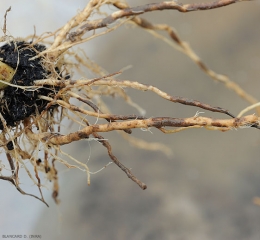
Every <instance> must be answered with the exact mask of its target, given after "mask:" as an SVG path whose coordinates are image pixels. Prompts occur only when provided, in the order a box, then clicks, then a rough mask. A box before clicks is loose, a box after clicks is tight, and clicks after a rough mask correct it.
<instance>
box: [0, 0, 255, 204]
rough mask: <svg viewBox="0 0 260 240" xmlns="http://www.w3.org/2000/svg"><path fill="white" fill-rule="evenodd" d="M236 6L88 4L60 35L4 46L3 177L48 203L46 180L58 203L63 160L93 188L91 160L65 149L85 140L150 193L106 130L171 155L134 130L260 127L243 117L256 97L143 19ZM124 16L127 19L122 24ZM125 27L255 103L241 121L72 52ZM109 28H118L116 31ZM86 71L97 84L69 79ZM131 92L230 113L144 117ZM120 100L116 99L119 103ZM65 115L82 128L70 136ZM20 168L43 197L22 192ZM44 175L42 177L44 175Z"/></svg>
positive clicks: (102, 0)
mask: <svg viewBox="0 0 260 240" xmlns="http://www.w3.org/2000/svg"><path fill="white" fill-rule="evenodd" d="M237 2H239V1H238V0H218V1H215V2H212V3H207V4H200V3H197V4H180V3H178V2H175V1H169V2H167V1H166V2H162V3H154V4H148V5H141V6H139V7H132V8H131V7H130V6H129V5H128V4H127V3H126V2H125V1H120V0H116V1H107V0H90V1H88V3H87V4H86V7H85V8H84V9H83V10H82V11H80V12H78V13H77V15H76V16H75V17H73V18H72V19H71V20H69V21H68V23H67V24H65V25H64V26H63V27H61V28H60V29H59V30H57V32H55V33H51V34H47V35H45V36H44V39H42V38H41V37H37V36H34V42H25V41H22V40H17V41H6V44H4V45H3V46H2V47H1V48H0V61H1V62H0V78H1V79H0V80H1V81H0V100H1V101H0V106H1V108H0V130H1V132H0V145H1V147H2V153H5V154H6V161H7V164H6V163H3V161H2V159H0V179H2V180H5V181H9V182H11V183H12V184H13V185H14V186H15V187H16V188H17V190H18V191H19V192H20V193H22V194H25V195H29V196H33V197H35V198H37V199H39V200H40V201H42V202H44V203H45V204H46V205H47V203H46V202H45V200H44V198H43V195H42V190H41V189H42V187H44V186H45V185H44V184H43V183H42V182H43V180H46V179H47V180H48V181H50V182H52V184H53V188H52V190H53V194H52V196H53V198H54V200H55V202H56V203H58V202H59V199H58V196H59V184H58V170H57V168H56V165H57V164H58V163H61V164H63V165H65V166H66V167H67V168H77V169H79V170H82V171H84V172H86V174H87V181H88V184H90V175H91V174H94V173H92V172H91V171H90V170H89V168H88V166H87V164H86V163H83V162H81V161H79V160H77V159H75V158H74V157H72V156H70V155H69V154H67V153H65V152H63V150H62V149H61V148H60V146H62V145H66V144H70V143H72V142H75V141H79V140H83V139H89V140H91V139H94V140H96V141H98V142H100V143H101V144H102V145H103V147H105V148H106V150H107V154H108V157H109V158H110V159H111V162H113V163H114V164H115V165H117V166H118V167H119V168H120V169H121V170H122V171H124V172H125V174H126V175H127V176H128V177H129V178H130V179H131V180H132V181H134V182H135V183H136V184H137V185H139V187H140V188H141V189H146V187H147V186H146V184H144V183H143V182H141V181H140V180H139V179H138V178H137V177H136V176H135V175H134V174H133V173H132V172H131V170H130V169H128V168H127V167H126V166H124V165H123V164H122V163H121V162H120V160H119V159H118V158H117V157H116V156H115V155H114V153H113V152H112V147H111V144H110V143H109V140H108V139H105V138H104V137H103V136H101V135H100V133H103V132H109V131H118V132H119V133H121V135H123V134H127V136H128V137H126V139H128V140H129V141H132V142H135V145H136V146H139V147H140V148H145V149H149V150H158V149H160V150H161V151H163V152H164V153H167V154H168V153H169V151H168V149H167V147H166V146H163V147H162V145H161V144H160V143H156V144H151V145H149V143H146V142H144V141H138V140H135V138H134V137H129V135H130V134H131V133H132V130H133V129H136V128H139V129H142V130H147V131H150V128H155V129H157V130H159V131H161V132H162V133H165V134H168V133H177V132H180V131H183V130H186V129H190V128H205V129H208V130H219V131H223V132H225V131H229V130H232V129H238V128H249V127H255V128H259V121H260V119H259V117H258V116H257V115H248V116H242V115H243V114H245V113H246V112H247V111H249V110H250V109H252V108H253V107H259V103H257V102H258V101H257V100H256V99H255V98H254V97H252V96H251V95H250V94H248V93H247V92H245V91H244V90H243V89H242V88H241V87H240V86H238V85H237V84H236V83H234V82H233V81H231V80H230V79H229V78H228V77H227V76H224V75H221V74H217V73H215V72H214V71H212V70H211V69H210V68H208V67H207V66H206V64H205V63H204V62H203V61H202V60H201V59H200V58H199V57H198V56H197V55H196V54H195V52H194V51H193V50H192V48H191V47H190V46H189V45H188V44H187V43H186V42H184V41H182V40H181V38H180V37H179V36H178V34H177V32H176V31H175V30H174V29H173V28H171V27H170V26H168V25H164V24H152V23H150V22H148V21H147V20H145V19H144V18H141V17H139V16H140V15H142V14H145V13H146V12H150V11H158V10H160V11H161V10H167V9H168V10H169V9H171V10H177V11H180V12H183V13H185V12H190V11H198V10H209V9H213V8H218V7H224V6H227V5H230V4H233V3H237ZM102 5H112V6H113V7H115V8H116V11H115V12H113V13H112V14H110V15H109V14H108V15H106V16H104V15H102V14H101V15H100V11H99V8H100V7H101V6H102ZM95 14H99V16H98V17H99V19H98V20H96V19H95V20H92V19H91V17H92V16H93V15H95ZM100 17H101V18H100ZM122 19H124V21H118V20H122ZM5 20H6V19H5ZM127 22H132V23H134V24H135V25H136V26H138V27H141V28H142V29H144V30H146V31H148V32H149V33H151V34H152V35H153V36H156V37H158V38H160V39H161V40H163V41H164V42H166V43H167V44H169V45H170V46H173V47H174V48H176V49H177V50H179V51H181V52H183V53H184V54H185V55H187V56H188V57H189V58H190V59H191V60H192V61H194V63H196V64H197V65H198V66H199V67H200V68H201V70H202V71H204V72H205V73H206V74H207V75H208V76H210V77H211V78H212V79H214V80H217V81H219V82H221V83H223V84H224V85H225V86H226V87H228V88H230V89H231V90H233V91H234V92H235V93H237V94H238V95H239V96H240V97H242V98H244V99H245V100H247V101H248V102H250V103H252V104H253V105H252V106H250V107H248V108H246V109H244V110H243V111H241V113H240V114H239V115H238V116H237V117H235V115H234V114H232V113H231V112H230V111H228V110H227V109H224V108H220V107H214V106H211V105H209V104H207V103H202V102H200V101H198V100H191V99H188V98H186V97H178V96H171V95H169V94H168V93H166V92H164V91H162V90H160V89H159V88H157V87H155V86H152V85H145V84H142V83H139V82H137V81H129V80H119V79H118V78H119V74H120V73H121V72H116V73H111V74H108V73H106V71H104V70H103V69H102V68H101V67H100V66H98V65H97V64H95V63H94V62H92V61H91V60H90V59H88V58H87V57H86V55H85V53H83V55H84V57H82V56H80V54H79V53H78V52H76V51H74V50H73V51H72V50H70V48H71V47H73V46H75V45H78V44H81V43H83V42H86V41H88V40H90V39H93V38H95V37H98V36H101V35H103V34H106V33H108V32H111V31H114V30H116V29H117V28H118V27H119V26H121V25H122V24H124V23H127ZM111 23H114V25H113V26H110V24H111ZM108 27H109V28H108ZM102 28H103V32H102V31H97V32H95V30H96V29H102ZM4 29H5V27H4ZM162 30H163V31H166V32H167V33H168V38H167V37H165V36H163V35H160V34H159V33H158V32H159V31H162ZM90 31H93V34H92V33H91V34H89V36H88V37H87V36H85V34H86V33H87V32H90ZM4 33H6V31H4ZM52 36H54V40H53V42H52V43H51V45H50V46H49V47H45V46H44V45H42V44H40V43H42V42H43V41H45V40H46V38H47V37H52ZM5 37H6V38H5V39H9V38H8V37H7V36H5ZM10 39H13V38H10ZM66 57H68V58H69V61H67V60H65V59H67V58H66ZM84 68H87V69H88V71H91V72H92V73H93V75H94V74H95V75H96V76H97V77H96V78H92V79H88V78H81V79H72V78H71V74H70V73H71V72H73V71H75V70H79V71H81V70H82V69H84ZM115 76H117V78H115ZM125 88H131V89H135V90H137V91H142V92H143V94H144V96H143V97H144V99H145V98H146V96H145V92H146V91H151V92H153V93H154V94H156V95H158V96H159V97H161V98H162V99H164V100H166V101H170V102H172V103H178V104H183V105H189V106H193V107H196V108H201V109H204V110H206V111H212V112H218V113H222V114H225V118H222V119H212V118H210V117H201V116H199V113H200V112H197V113H196V114H195V116H192V117H188V118H178V116H173V117H171V116H166V117H161V116H154V117H145V116H144V111H143V109H142V108H141V107H140V106H139V105H138V104H137V103H134V102H133V101H132V100H131V98H130V96H128V95H127V93H126V92H125V91H124V89H125ZM103 96H111V97H113V98H114V96H118V97H121V98H123V99H124V100H125V102H126V103H127V104H129V105H131V106H133V107H135V108H136V109H137V111H139V115H138V114H134V113H132V112H131V113H129V114H127V115H120V114H118V115H117V114H113V113H111V112H110V111H109V110H108V109H109V108H108V107H107V105H106V101H105V100H103V99H102V97H103ZM114 99H115V100H118V98H114ZM120 101H121V100H120ZM144 102H145V101H144ZM122 104H123V102H122ZM258 112H260V111H258ZM155 114H156V113H155ZM89 117H92V118H89ZM93 117H94V118H95V119H94V120H95V121H94V123H92V120H93ZM64 118H67V119H69V120H70V121H71V122H72V123H75V124H78V125H79V128H78V129H79V130H77V131H72V130H70V129H69V128H68V127H67V126H63V123H62V120H63V119H64ZM40 152H42V153H43V154H40ZM62 156H66V158H67V159H69V161H70V162H68V161H66V160H64V159H63V158H62ZM25 162H26V163H27V164H25ZM71 162H72V163H71ZM111 162H110V163H111ZM110 163H109V164H110ZM29 166H30V167H29ZM106 166H107V165H106ZM106 166H104V167H103V168H102V169H104V168H105V167H106ZM21 169H23V170H24V171H26V172H27V174H28V176H29V177H30V179H31V180H32V181H33V183H34V184H35V186H37V187H38V189H39V193H40V197H38V196H34V195H31V194H28V193H25V192H24V191H23V190H22V189H21V188H20V180H19V173H20V170H21ZM40 172H41V174H39V173H40Z"/></svg>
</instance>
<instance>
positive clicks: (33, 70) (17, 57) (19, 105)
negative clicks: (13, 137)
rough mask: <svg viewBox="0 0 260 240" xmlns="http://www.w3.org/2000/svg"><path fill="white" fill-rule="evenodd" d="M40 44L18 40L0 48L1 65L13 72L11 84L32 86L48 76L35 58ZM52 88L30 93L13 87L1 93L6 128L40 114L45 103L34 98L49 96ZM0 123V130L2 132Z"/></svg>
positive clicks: (43, 48) (40, 59) (38, 59)
mask: <svg viewBox="0 0 260 240" xmlns="http://www.w3.org/2000/svg"><path fill="white" fill-rule="evenodd" d="M45 49H46V48H45V46H44V45H40V44H36V45H33V46H31V45H30V44H29V43H26V42H23V41H19V42H10V43H7V44H5V45H3V46H2V47H0V58H1V60H2V62H4V63H6V64H7V65H9V66H10V67H12V68H13V69H15V70H16V72H15V74H14V76H13V79H12V82H11V83H12V84H14V85H19V86H33V85H34V80H38V79H45V78H47V76H48V75H49V74H50V73H49V72H48V71H46V69H45V68H44V67H43V65H42V62H41V61H42V58H35V59H34V60H31V58H33V57H35V56H36V55H37V54H38V53H39V52H42V51H44V50H45ZM53 90H54V89H51V88H50V87H49V86H47V87H46V88H38V89H36V90H34V91H32V90H26V89H21V88H16V87H12V86H8V87H6V88H5V89H4V90H2V91H3V92H4V93H3V96H2V99H1V103H0V107H1V108H0V111H1V114H2V116H3V118H4V119H5V121H6V125H7V126H15V125H16V123H17V122H19V121H21V120H23V119H25V118H26V117H29V116H31V115H35V114H36V112H39V113H40V112H42V111H43V110H44V108H45V106H46V105H47V103H48V102H47V101H46V100H42V99H39V98H38V95H45V96H48V95H51V94H52V93H53ZM3 127H4V126H3V123H2V122H1V121H0V129H3Z"/></svg>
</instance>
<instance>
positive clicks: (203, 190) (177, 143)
mask: <svg viewBox="0 0 260 240" xmlns="http://www.w3.org/2000/svg"><path fill="white" fill-rule="evenodd" d="M86 2H87V1H83V0H76V1H69V0H63V1H61V0H59V1H58V0H56V1H51V0H45V1H43V0H42V1H28V0H24V1H22V2H18V1H12V2H10V1H1V3H0V11H1V12H0V14H1V16H2V18H1V20H2V22H1V23H2V24H3V16H4V13H5V10H6V9H7V8H8V7H9V6H10V5H11V6H12V11H11V12H10V13H9V14H8V22H7V28H8V31H9V32H10V34H12V35H13V36H15V37H25V36H28V35H29V34H32V33H33V26H34V25H35V26H36V30H37V33H38V34H40V33H43V32H47V31H54V30H55V29H57V28H58V27H60V26H62V25H63V24H65V23H66V21H67V20H69V19H70V18H71V17H72V16H73V15H75V14H76V13H77V11H78V10H79V9H82V8H83V7H84V5H85V4H86ZM152 2H160V1H141V3H142V4H144V3H152ZM186 2H188V1H186ZM190 2H192V1H190ZM196 2H198V1H196ZM141 3H140V1H131V3H130V4H131V5H132V6H136V5H140V4H141ZM259 12H260V2H259V1H253V2H242V3H238V4H235V5H231V6H228V7H225V8H220V9H216V10H212V11H200V12H192V13H187V14H183V13H179V12H177V11H163V12H154V13H148V14H146V15H145V16H144V17H146V18H147V19H149V20H150V21H151V22H153V23H167V24H169V25H171V26H172V27H174V28H175V29H176V30H177V31H178V32H179V34H180V36H181V38H182V39H183V40H185V41H187V42H189V43H190V45H191V46H192V48H193V49H194V50H195V52H196V53H197V54H198V55H199V56H200V57H201V58H202V59H203V60H204V62H205V63H206V64H207V65H208V66H209V67H210V68H211V69H213V70H214V71H216V72H218V73H221V74H226V75H228V76H229V77H230V78H231V79H232V80H234V81H235V82H237V83H238V84H240V86H242V87H243V88H244V89H245V90H246V91H248V92H249V93H251V94H252V95H253V96H254V97H256V98H258V99H260V97H259V89H260V82H259V76H260V47H259V39H260V28H259V26H258V25H259V22H260V14H259ZM81 48H83V49H84V50H85V52H86V54H87V55H88V56H89V57H90V58H92V59H93V60H94V61H95V62H96V63H98V64H99V65H101V66H102V67H104V68H105V69H106V70H107V71H108V72H109V73H113V72H116V71H118V70H120V69H122V68H124V67H126V66H128V65H132V66H133V67H132V68H131V69H129V70H127V71H125V72H124V73H123V74H122V75H121V76H120V79H129V80H133V81H139V82H142V83H146V84H152V85H155V86H157V87H160V88H161V89H162V90H164V91H167V92H168V93H169V94H171V95H175V96H176V95H178V96H183V97H187V98H192V99H197V100H200V101H202V102H205V103H208V104H211V105H213V106H220V107H223V108H227V109H229V110H230V111H231V112H232V113H233V114H235V115H236V114H238V113H239V111H240V110H242V109H243V108H245V107H246V106H247V105H248V103H247V102H245V101H244V100H242V99H240V98H239V97H238V96H237V95H236V94H235V93H233V92H232V91H230V90H228V89H226V88H225V87H224V86H223V85H222V84H220V83H216V82H214V81H213V80H212V79H210V78H209V77H208V76H206V75H205V74H204V73H203V72H202V71H201V70H200V69H199V68H198V67H197V66H196V65H195V64H194V63H193V62H192V61H191V60H190V59H188V58H187V57H186V56H184V55H183V54H181V53H179V52H177V51H175V50H174V49H172V48H170V47H169V46H167V45H166V44H165V43H163V42H161V41H160V40H158V39H156V38H154V37H152V36H151V35H150V34H148V33H147V32H145V31H143V30H141V29H139V28H137V27H135V28H133V27H131V26H123V27H121V28H119V29H118V30H116V32H113V33H110V34H107V35H106V36H102V37H100V38H99V39H95V40H93V41H92V42H88V43H87V44H85V45H82V46H81ZM86 76H87V77H93V76H92V75H90V74H89V72H86ZM128 93H129V95H130V96H131V97H132V99H133V100H134V101H135V102H138V103H139V104H140V105H141V106H142V107H143V108H144V109H145V110H146V116H148V117H150V116H172V117H190V116H193V115H195V113H196V111H197V110H199V109H197V108H194V107H188V106H182V105H178V104H173V103H169V102H166V101H163V100H162V99H160V98H159V97H158V96H156V95H155V94H152V93H149V92H137V91H133V90H128ZM117 100H119V101H117ZM107 101H108V103H109V107H110V109H111V110H112V111H113V112H114V113H122V114H124V113H126V107H125V104H124V102H123V101H121V100H120V99H112V100H110V99H107ZM127 109H128V113H137V111H136V110H135V109H132V108H127ZM129 109H130V110H129ZM129 111H131V112H129ZM203 112H205V113H204V114H203V116H209V117H225V116H224V115H221V114H214V113H211V112H207V111H203ZM253 112H254V111H252V113H253ZM133 135H134V136H136V137H140V138H141V139H144V140H147V141H150V142H161V143H164V144H165V145H167V146H168V147H170V148H171V149H172V151H173V156H171V157H167V156H165V155H164V154H162V153H161V152H149V151H145V150H140V149H137V148H134V147H132V146H131V145H130V144H129V143H128V142H127V141H125V140H121V137H120V136H119V135H118V134H117V133H110V134H103V136H104V137H105V138H108V139H109V141H110V143H111V145H112V147H113V152H114V154H115V155H116V156H117V157H118V158H119V159H120V161H122V162H123V163H124V164H125V165H126V166H128V167H129V168H131V169H132V171H133V173H134V174H135V175H136V176H137V177H138V178H140V179H141V180H142V181H143V182H145V183H146V184H147V185H148V188H147V190H145V191H142V190H140V189H139V187H138V186H137V185H136V184H134V183H133V182H131V181H130V180H129V179H128V178H127V177H126V175H125V174H124V173H123V172H122V171H121V170H120V169H118V167H117V166H115V165H113V164H111V165H109V166H108V167H107V168H106V169H105V170H103V171H101V172H100V173H98V174H96V175H92V178H91V185H90V186H87V181H86V175H85V174H84V173H83V172H80V171H78V170H70V171H63V172H61V173H60V174H59V179H60V184H61V189H60V199H61V203H60V205H58V206H57V205H55V204H54V202H53V200H52V198H51V190H49V191H48V190H45V191H44V195H45V198H46V201H47V202H48V203H49V204H50V208H47V207H46V206H45V205H43V204H42V203H41V202H39V201H37V200H35V199H34V198H30V197H28V196H23V195H20V194H19V193H18V192H17V191H16V189H15V188H14V187H13V186H11V185H10V184H9V183H7V182H3V181H2V182H1V183H0V191H1V193H2V194H1V198H0V212H1V214H0V238H1V237H2V235H3V234H28V235H29V234H41V236H42V239H149V240H151V239H177V240H181V239H191V240H196V239H199V240H204V239H205V240H206V239H214V240H215V239H229V240H238V239H239V240H240V239H250V240H251V239H252V240H254V239H255V240H258V239H260V229H259V220H260V207H259V206H256V205H254V204H253V198H254V197H257V196H260V158H259V146H260V137H259V130H256V129H241V130H238V131H236V130H233V131H229V132H225V133H222V132H216V131H207V130H204V129H192V130H188V131H184V132H180V133H177V134H173V135H163V134H162V133H161V132H159V131H157V130H156V129H152V133H150V132H143V131H141V130H135V131H134V133H133ZM66 150H67V151H68V152H69V153H70V154H71V155H73V156H75V157H76V158H77V159H80V160H81V161H82V162H86V160H87V159H88V158H89V156H90V160H89V167H90V169H91V170H92V171H95V170H98V169H99V168H100V167H102V166H104V165H105V164H107V163H108V162H109V158H108V156H107V154H106V151H105V149H103V147H102V146H101V145H99V144H98V143H97V142H89V143H88V142H85V141H82V142H78V143H76V144H72V145H71V146H70V148H68V146H67V147H66ZM90 151H91V152H90ZM25 185H26V186H25ZM22 187H26V189H27V190H30V192H34V191H35V193H37V190H35V186H32V185H31V183H28V184H26V183H24V186H23V185H22Z"/></svg>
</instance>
